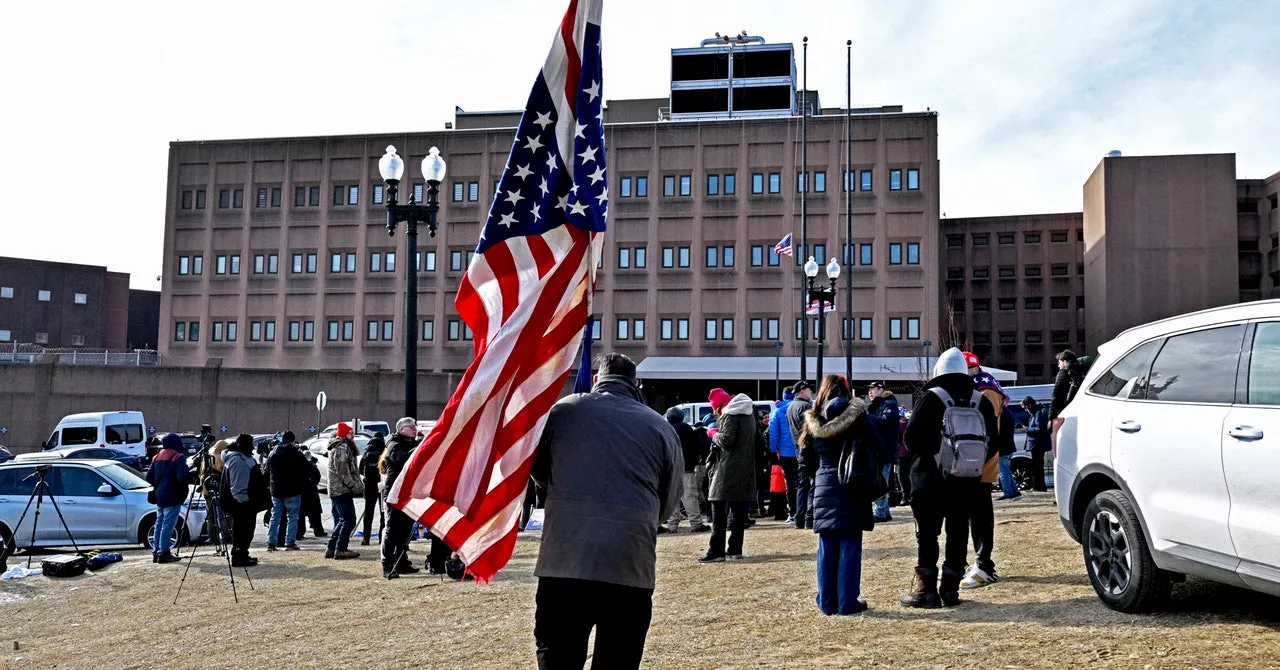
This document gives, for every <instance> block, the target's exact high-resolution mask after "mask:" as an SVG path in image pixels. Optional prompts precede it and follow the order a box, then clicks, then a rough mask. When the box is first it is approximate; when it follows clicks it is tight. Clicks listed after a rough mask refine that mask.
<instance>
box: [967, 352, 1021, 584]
mask: <svg viewBox="0 0 1280 670" xmlns="http://www.w3.org/2000/svg"><path fill="white" fill-rule="evenodd" d="M964 358H965V363H966V364H967V365H968V366H969V376H970V377H972V378H973V385H974V386H975V387H977V389H978V391H979V392H980V393H981V394H982V395H983V397H985V398H986V399H987V401H988V402H990V403H991V406H992V408H993V409H994V410H995V416H996V429H997V432H996V433H995V434H992V435H991V436H990V439H991V447H992V450H991V452H990V454H989V456H988V458H987V463H986V467H984V468H983V471H982V478H981V479H980V480H979V483H978V484H977V485H975V486H972V487H970V488H969V489H968V492H969V495H970V505H971V506H970V508H969V511H970V517H969V529H970V532H971V534H972V535H973V551H974V553H975V554H976V555H977V560H976V561H975V563H974V565H971V566H969V569H968V571H966V572H965V575H964V579H962V580H961V581H960V588H962V589H978V588H982V587H984V586H987V585H989V584H994V583H996V582H998V581H1000V576H999V575H998V574H997V573H996V564H995V561H994V560H993V559H992V558H991V554H992V549H993V548H994V546H995V535H996V518H995V508H994V507H993V506H992V502H991V489H992V486H993V485H994V484H995V482H996V479H997V476H998V477H999V478H1000V480H1001V481H1002V482H1003V481H1010V482H1011V481H1012V480H1013V472H1012V470H1009V472H1008V479H1007V480H1006V478H1005V472H1004V471H1005V468H1007V467H1010V466H1009V463H1010V457H1011V456H1012V454H1013V452H1014V450H1015V447H1014V443H1013V432H1014V428H1013V424H1014V418H1013V414H1012V413H1011V412H1010V411H1009V398H1008V396H1006V395H1005V393H1004V389H1002V388H1000V382H998V381H996V378H995V377H993V376H992V375H991V374H990V373H988V372H985V371H984V370H983V369H982V362H981V361H980V360H979V359H978V357H977V356H975V355H973V354H971V353H969V352H967V351H966V352H965V354H964ZM1021 495H1022V494H1021V493H1019V492H1018V488H1017V485H1016V484H1014V485H1013V495H1009V494H1008V493H1006V494H1005V497H1002V498H1001V500H1009V499H1014V498H1018V497H1020V496H1021Z"/></svg>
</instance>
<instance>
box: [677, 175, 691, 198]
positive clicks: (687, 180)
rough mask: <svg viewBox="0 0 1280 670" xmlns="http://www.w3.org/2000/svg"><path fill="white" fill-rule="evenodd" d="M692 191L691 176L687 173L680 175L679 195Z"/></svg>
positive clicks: (685, 194) (688, 193)
mask: <svg viewBox="0 0 1280 670" xmlns="http://www.w3.org/2000/svg"><path fill="white" fill-rule="evenodd" d="M692 192H693V178H692V177H690V176H689V175H687V174H686V175H681V176H680V195H682V196H687V195H690V194H691V193H692Z"/></svg>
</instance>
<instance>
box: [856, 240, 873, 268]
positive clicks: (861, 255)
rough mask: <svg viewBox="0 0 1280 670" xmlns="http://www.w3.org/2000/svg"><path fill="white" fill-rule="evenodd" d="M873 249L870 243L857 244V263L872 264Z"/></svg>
mask: <svg viewBox="0 0 1280 670" xmlns="http://www.w3.org/2000/svg"><path fill="white" fill-rule="evenodd" d="M874 251H875V249H874V248H873V245H872V244H871V243H867V244H859V245H858V264H860V265H872V264H873V263H874V262H875V261H874V259H873V256H874Z"/></svg>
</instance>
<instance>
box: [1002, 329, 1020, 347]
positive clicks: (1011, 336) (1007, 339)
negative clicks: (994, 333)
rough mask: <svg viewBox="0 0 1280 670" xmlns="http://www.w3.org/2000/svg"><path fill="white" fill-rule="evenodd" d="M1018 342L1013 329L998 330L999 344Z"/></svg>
mask: <svg viewBox="0 0 1280 670" xmlns="http://www.w3.org/2000/svg"><path fill="white" fill-rule="evenodd" d="M1017 343H1018V334H1017V333H1016V332H1013V331H1007V330H1002V331H1000V344H1004V345H1010V344H1017Z"/></svg>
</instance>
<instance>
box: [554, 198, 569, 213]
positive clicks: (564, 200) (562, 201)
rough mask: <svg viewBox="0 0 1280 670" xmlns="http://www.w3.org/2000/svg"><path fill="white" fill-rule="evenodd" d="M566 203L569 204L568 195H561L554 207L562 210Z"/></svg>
mask: <svg viewBox="0 0 1280 670" xmlns="http://www.w3.org/2000/svg"><path fill="white" fill-rule="evenodd" d="M568 204H569V196H567V195H562V196H560V201H559V202H557V203H556V209H559V210H564V208H565V207H566V206H568Z"/></svg>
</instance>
